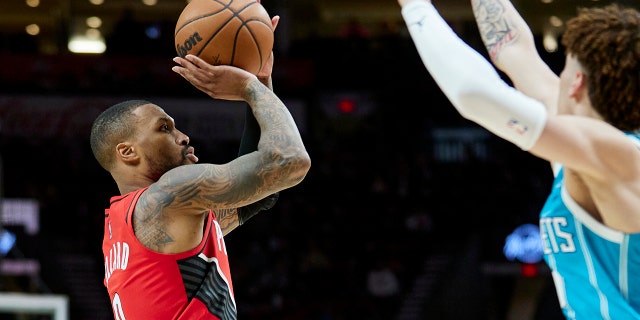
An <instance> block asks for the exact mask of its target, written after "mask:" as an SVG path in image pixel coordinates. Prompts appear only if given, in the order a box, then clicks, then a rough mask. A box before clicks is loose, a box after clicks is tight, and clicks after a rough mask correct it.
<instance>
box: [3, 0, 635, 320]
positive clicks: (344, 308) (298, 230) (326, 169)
mask: <svg viewBox="0 0 640 320" xmlns="http://www.w3.org/2000/svg"><path fill="white" fill-rule="evenodd" d="M610 2H611V1H604V0H601V1H596V0H555V1H553V0H542V1H539V0H535V1H534V0H518V1H515V0H514V3H515V4H516V6H517V7H518V8H520V9H522V10H523V14H524V15H525V17H526V18H527V19H528V21H529V22H530V23H531V26H532V28H533V30H534V31H535V33H536V39H537V42H538V45H539V49H540V52H541V53H542V55H543V57H544V58H545V60H546V61H547V62H548V63H549V64H550V65H551V66H552V68H553V69H554V70H556V71H558V70H560V69H561V68H562V66H563V63H564V57H563V52H562V48H561V47H559V45H558V40H559V38H558V37H559V35H560V33H561V32H562V26H563V21H565V20H566V18H567V17H569V16H572V15H573V14H574V13H575V11H576V10H575V9H576V7H577V6H591V5H601V4H604V3H610ZM186 3H187V2H186V1H185V0H2V1H1V2H0V61H2V62H3V63H2V67H0V160H1V161H0V186H1V188H0V199H1V200H2V202H1V203H2V210H1V211H0V280H1V281H0V319H54V316H53V315H47V314H46V313H47V312H45V314H43V313H42V312H40V314H37V313H35V314H31V313H30V312H26V311H19V312H16V311H10V310H8V309H3V305H6V304H10V303H7V301H9V300H6V299H7V296H5V295H4V294H8V293H15V292H19V293H24V294H30V295H31V294H34V295H37V296H42V297H45V296H64V297H66V298H68V311H69V314H68V318H69V319H74V320H75V319H79V320H80V319H81V320H84V319H95V320H101V319H112V318H113V317H112V314H111V309H110V304H109V301H108V295H107V293H106V290H105V288H104V287H103V285H102V278H103V257H102V256H101V251H100V246H101V240H102V223H103V221H102V219H103V210H104V208H105V207H106V206H107V205H108V200H109V197H111V196H112V195H115V194H116V192H117V188H116V186H115V184H114V183H113V181H112V180H111V178H110V177H109V176H108V174H107V173H106V172H105V171H103V170H102V169H101V168H100V167H99V166H98V164H97V163H96V161H95V160H94V158H93V156H92V155H91V151H90V148H89V142H88V137H89V128H90V125H91V122H92V121H93V119H94V118H95V116H97V114H98V113H99V112H101V111H102V110H103V109H105V108H106V107H108V106H110V105H111V104H113V103H115V102H119V101H120V100H123V99H125V98H130V97H136V98H144V99H148V100H151V101H153V102H156V103H158V104H159V105H160V106H162V107H165V108H166V109H167V110H168V111H169V113H170V114H171V115H173V116H174V117H175V118H176V120H177V125H178V127H179V128H180V129H181V130H182V131H184V132H186V133H187V134H189V135H190V137H191V139H192V143H193V144H194V146H195V147H196V150H197V152H198V155H199V157H200V159H201V161H206V162H226V161H229V160H231V159H232V158H234V157H235V155H236V153H237V147H238V142H239V137H240V135H241V130H242V123H243V118H242V117H243V109H242V108H237V107H236V106H234V105H232V104H230V103H226V102H222V101H212V100H211V99H209V98H208V97H206V96H204V94H202V93H201V92H199V91H197V90H196V89H194V88H193V87H191V86H190V85H189V84H188V83H187V82H186V81H184V80H183V79H182V78H179V76H178V75H176V74H174V73H173V72H171V70H170V68H171V66H172V65H173V62H172V61H171V58H172V57H174V56H175V55H176V53H175V49H174V47H173V30H174V27H175V21H176V19H177V17H178V16H179V14H180V11H181V10H182V8H183V7H184V5H186ZM435 3H436V6H437V7H438V8H439V9H440V11H441V12H443V13H444V16H445V17H446V18H447V19H448V20H449V22H450V24H451V26H452V27H453V28H454V29H455V30H456V31H457V32H458V34H459V35H460V36H461V37H462V38H464V39H465V40H466V41H467V42H468V43H469V44H470V45H472V46H474V47H475V48H477V49H478V50H479V51H480V52H481V53H483V54H484V48H483V46H482V42H481V40H480V38H479V35H478V32H477V28H476V25H475V22H474V21H473V18H472V13H471V9H470V4H469V1H468V0H456V1H453V0H447V1H444V0H443V1H435ZM619 3H623V4H626V5H632V6H638V4H637V2H636V1H633V0H628V1H626V2H624V1H619ZM262 4H263V5H264V6H265V8H266V9H267V10H268V11H269V13H270V14H271V15H276V14H277V15H280V16H281V17H282V20H281V23H280V25H279V27H278V29H277V30H276V47H275V49H274V51H275V57H276V64H275V71H274V85H275V90H276V92H277V93H278V94H279V96H281V97H282V98H283V100H285V102H286V103H287V104H288V105H289V107H290V108H291V110H292V112H293V114H294V117H295V118H296V120H297V121H298V124H299V126H300V128H301V131H302V133H303V136H304V139H305V141H306V144H307V147H308V149H309V151H310V154H311V157H312V160H313V166H312V169H311V171H310V173H309V175H308V177H307V179H306V180H305V181H304V182H303V183H302V184H301V185H299V186H297V187H295V188H293V189H290V190H287V191H286V192H283V193H282V194H281V197H280V200H279V202H278V203H277V205H276V206H275V207H274V208H273V209H272V210H270V211H269V212H265V213H262V214H261V215H259V216H257V217H255V218H253V219H252V220H251V222H250V223H248V224H247V225H245V226H243V227H242V228H240V229H238V230H237V231H235V232H234V233H232V234H231V235H229V236H228V238H227V247H228V248H229V252H230V263H231V267H232V274H233V281H234V286H235V292H236V301H237V303H238V309H239V317H240V318H241V319H317V320H342V319H349V320H351V319H354V320H361V319H373V320H375V319H385V320H386V319H398V320H413V319H479V320H483V319H487V320H498V319H520V320H526V319H562V318H561V314H560V310H559V308H558V306H557V302H556V295H555V291H554V289H553V286H552V284H551V282H550V276H549V274H548V270H547V269H546V267H545V265H544V264H543V263H541V262H540V260H539V248H537V247H536V245H535V244H536V238H535V232H533V233H531V230H534V231H535V228H536V227H535V226H536V225H537V217H538V210H539V209H540V208H541V206H542V202H543V201H544V198H545V196H546V194H547V191H548V188H549V186H550V182H551V172H550V170H549V168H548V166H547V164H546V163H544V162H541V161H540V160H538V159H536V158H533V157H532V156H530V155H528V154H525V153H523V152H522V151H520V150H519V149H517V148H516V147H514V146H512V145H510V144H508V143H506V142H504V141H502V140H500V139H498V138H495V137H494V136H492V135H490V134H488V133H487V132H486V131H484V129H482V128H480V127H478V126H476V125H475V124H473V123H471V122H468V121H466V120H464V119H462V118H461V117H460V116H459V115H458V114H457V113H456V112H455V111H454V109H453V108H452V107H451V106H450V105H449V103H448V101H447V100H446V98H445V97H444V96H443V95H442V93H441V92H440V91H439V89H438V88H437V87H436V85H435V84H434V82H433V81H432V79H431V78H430V77H429V76H428V74H427V72H426V70H425V69H424V66H423V65H422V63H421V62H420V60H419V57H418V55H417V53H416V51H415V50H414V48H413V44H412V42H411V40H410V38H409V37H408V34H407V32H406V29H405V28H404V25H403V23H402V20H401V17H400V13H399V7H398V5H397V3H396V1H393V0H388V1H382V0H376V1H373V2H372V1H364V0H350V1H344V0H315V1H311V0H295V1H293V0H292V1H287V0H263V1H262ZM226 104H229V105H226ZM238 110H240V112H237V111H238ZM523 226H524V227H523ZM520 227H523V228H525V229H522V228H520ZM518 228H520V229H518ZM527 228H529V229H527ZM531 228H532V229H531ZM532 243H533V245H532ZM2 299H5V303H3V302H2ZM33 305H34V306H36V307H37V306H38V302H34V303H33Z"/></svg>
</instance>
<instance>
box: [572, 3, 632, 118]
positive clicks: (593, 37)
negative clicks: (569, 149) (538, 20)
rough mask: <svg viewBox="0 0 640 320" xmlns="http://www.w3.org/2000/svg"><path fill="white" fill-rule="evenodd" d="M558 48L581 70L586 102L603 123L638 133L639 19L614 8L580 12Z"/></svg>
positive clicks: (582, 10)
mask: <svg viewBox="0 0 640 320" xmlns="http://www.w3.org/2000/svg"><path fill="white" fill-rule="evenodd" d="M562 45H563V46H564V47H565V49H566V53H567V54H571V55H572V56H574V57H576V59H577V60H578V61H579V62H580V64H581V65H582V67H583V68H584V69H585V73H586V75H587V86H588V89H589V99H590V100H591V103H592V105H593V108H594V109H595V110H596V111H597V112H598V113H599V114H600V115H601V116H602V117H603V118H604V120H605V121H607V122H608V123H610V124H611V125H613V126H615V127H617V128H618V129H620V130H622V131H637V130H638V129H640V13H639V12H638V11H637V10H635V9H632V8H626V7H622V6H620V5H617V4H612V5H608V6H605V7H602V8H580V9H578V15H577V16H576V17H574V18H572V19H570V20H569V21H568V22H567V27H566V30H565V32H564V34H563V36H562Z"/></svg>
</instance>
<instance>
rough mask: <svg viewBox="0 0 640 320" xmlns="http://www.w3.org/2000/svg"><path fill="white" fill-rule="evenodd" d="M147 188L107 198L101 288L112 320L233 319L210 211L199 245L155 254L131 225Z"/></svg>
mask: <svg viewBox="0 0 640 320" xmlns="http://www.w3.org/2000/svg"><path fill="white" fill-rule="evenodd" d="M146 189H147V188H142V189H139V190H136V191H134V192H131V193H128V194H125V195H122V196H115V197H112V198H111V205H110V208H109V209H106V210H105V219H104V239H103V242H102V252H103V254H104V261H105V262H104V270H105V277H104V285H105V286H106V287H107V290H108V291H109V296H110V298H111V305H112V307H113V313H114V318H115V319H116V320H124V319H128V320H137V319H154V320H162V319H223V320H226V319H236V318H237V312H236V304H235V300H234V296H233V285H232V283H231V273H230V271H229V260H228V257H227V249H226V247H225V243H224V238H223V234H222V230H221V229H220V225H219V224H218V222H217V221H216V219H215V216H214V214H213V212H212V211H210V212H209V217H208V220H207V221H208V223H207V225H206V227H205V230H204V237H203V239H202V242H201V243H200V244H199V245H198V246H197V247H196V248H194V249H192V250H190V251H187V252H184V253H179V254H163V253H157V252H154V251H152V250H150V249H148V248H147V247H145V246H144V245H143V244H142V243H140V242H139V241H138V239H137V238H136V236H135V234H134V232H133V227H132V224H131V219H132V213H133V209H134V208H135V205H136V202H137V201H138V198H139V197H140V194H142V193H143V192H144V191H145V190H146Z"/></svg>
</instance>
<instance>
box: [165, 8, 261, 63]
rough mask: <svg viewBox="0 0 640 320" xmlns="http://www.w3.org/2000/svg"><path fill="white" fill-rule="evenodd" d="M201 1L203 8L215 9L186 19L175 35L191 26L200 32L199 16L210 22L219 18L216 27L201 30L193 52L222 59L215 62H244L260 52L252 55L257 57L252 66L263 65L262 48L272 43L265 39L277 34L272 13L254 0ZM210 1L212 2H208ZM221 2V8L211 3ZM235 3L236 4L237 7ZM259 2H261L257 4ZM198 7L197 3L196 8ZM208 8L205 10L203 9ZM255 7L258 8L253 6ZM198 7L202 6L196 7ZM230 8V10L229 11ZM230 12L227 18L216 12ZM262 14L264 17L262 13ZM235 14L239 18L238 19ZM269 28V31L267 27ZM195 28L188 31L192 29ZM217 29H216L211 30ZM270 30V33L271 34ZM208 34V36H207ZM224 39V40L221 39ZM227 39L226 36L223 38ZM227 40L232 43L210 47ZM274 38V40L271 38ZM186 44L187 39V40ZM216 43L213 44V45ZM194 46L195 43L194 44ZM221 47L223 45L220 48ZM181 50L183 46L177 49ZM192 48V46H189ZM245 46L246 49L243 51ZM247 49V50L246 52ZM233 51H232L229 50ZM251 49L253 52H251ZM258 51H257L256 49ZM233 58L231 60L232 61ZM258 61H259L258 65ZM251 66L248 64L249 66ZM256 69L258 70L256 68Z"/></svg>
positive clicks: (224, 13) (180, 33) (200, 18)
mask: <svg viewBox="0 0 640 320" xmlns="http://www.w3.org/2000/svg"><path fill="white" fill-rule="evenodd" d="M198 1H200V8H202V9H200V11H205V10H207V8H206V7H209V8H208V10H211V9H215V11H210V12H207V13H205V14H198V12H195V13H196V14H198V16H196V17H192V18H190V19H189V20H188V21H186V22H184V21H183V22H182V24H181V25H180V26H179V27H178V28H177V29H176V31H175V37H176V38H177V37H178V36H182V35H183V34H185V32H187V30H189V27H190V28H191V29H194V30H195V31H196V32H197V31H198V30H199V27H197V26H196V27H194V26H192V24H194V23H196V22H197V23H200V22H198V21H199V20H202V23H204V24H206V23H207V21H209V20H208V19H216V20H217V23H216V24H215V26H216V30H215V31H214V30H210V31H209V32H206V33H204V34H202V33H201V35H200V37H201V39H199V41H198V42H197V47H199V48H198V51H196V52H193V54H195V55H197V56H199V57H201V58H203V59H205V60H207V61H210V60H213V61H218V62H214V64H217V63H223V64H227V63H228V64H230V65H236V64H237V63H240V64H241V65H244V63H243V62H237V61H244V60H243V59H245V60H246V59H247V58H248V57H247V54H250V55H251V56H254V55H257V57H254V58H251V59H255V60H254V61H253V64H252V67H251V69H253V68H255V67H259V69H261V68H262V65H263V64H264V61H265V57H264V55H265V52H262V50H261V49H263V48H267V47H268V46H269V44H268V43H263V42H262V41H263V40H262V39H263V38H265V39H268V38H272V37H273V27H272V24H271V23H269V22H271V21H270V20H271V19H269V16H268V15H264V14H263V12H264V9H261V7H260V3H259V2H257V1H254V0H248V1H249V3H246V2H243V1H245V0H198ZM223 1H226V2H228V4H225V3H224V2H223ZM207 3H208V4H207ZM216 5H219V6H221V7H220V8H211V6H214V7H215V6H216ZM234 5H235V7H234ZM256 5H257V6H258V7H257V8H256ZM195 8H197V7H194V9H195ZM203 9H204V10H203ZM251 9H255V10H251ZM196 10H198V9H196ZM227 10H228V11H227ZM220 14H222V15H223V16H226V19H224V20H222V19H217V18H215V17H213V16H215V15H220ZM258 16H260V17H258ZM234 18H237V20H235V19H234ZM265 28H267V29H265ZM267 30H268V31H267ZM190 32H191V31H189V32H187V33H190ZM211 32H213V33H211ZM269 33H270V34H269ZM203 36H204V37H203ZM219 39H220V40H219ZM223 39H226V40H223ZM220 41H223V43H224V42H225V41H226V42H228V46H227V45H225V47H220V48H219V49H214V50H213V51H209V50H210V48H216V47H217V46H218V45H217V43H218V42H220ZM268 41H272V40H268ZM185 44H186V41H185ZM212 45H213V46H212ZM241 48H242V49H241ZM194 49H196V48H195V44H194ZM220 49H223V50H222V51H220ZM229 49H231V50H229ZM177 50H178V51H179V52H180V48H179V47H178V49H177ZM189 50H191V49H189ZM240 50H242V52H240ZM245 50H246V52H245ZM229 51H231V52H229ZM249 52H251V53H249ZM254 52H255V53H257V54H255V53H254ZM202 54H206V57H202ZM229 54H230V56H229ZM228 60H231V61H228ZM256 64H257V65H256ZM238 66H239V65H238ZM247 67H248V66H247ZM252 72H255V71H252Z"/></svg>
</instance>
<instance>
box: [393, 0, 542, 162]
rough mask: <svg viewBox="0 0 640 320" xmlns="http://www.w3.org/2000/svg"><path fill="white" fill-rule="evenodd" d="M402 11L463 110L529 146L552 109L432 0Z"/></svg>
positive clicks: (434, 72)
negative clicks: (505, 72) (510, 80)
mask: <svg viewBox="0 0 640 320" xmlns="http://www.w3.org/2000/svg"><path fill="white" fill-rule="evenodd" d="M402 16H403V18H404V20H405V22H406V24H407V27H408V29H409V33H410V35H411V38H412V39H413V42H414V44H415V46H416V49H417V50H418V53H419V54H420V57H421V58H422V62H423V63H424V65H425V66H426V68H427V70H428V71H429V73H430V74H431V76H432V77H433V79H434V80H435V81H436V83H437V84H438V86H439V87H440V89H441V90H442V91H443V92H444V94H445V95H446V96H447V98H449V100H450V101H451V103H452V104H453V106H454V107H455V108H456V109H457V110H458V112H459V113H460V114H461V115H462V116H463V117H465V118H466V119H469V120H471V121H474V122H476V123H478V124H479V125H481V126H483V127H484V128H486V129H487V130H489V131H491V132H493V133H494V134H496V135H498V136H499V137H501V138H503V139H505V140H508V141H510V142H512V143H514V144H515V145H517V146H519V147H520V148H522V149H524V150H528V149H530V148H531V147H532V146H533V145H534V144H535V142H536V141H537V140H538V137H540V134H541V133H542V130H543V129H544V126H545V123H546V119H547V113H546V109H545V108H544V106H543V105H542V104H541V103H540V102H539V101H537V100H534V99H532V98H529V97H527V96H525V95H524V94H522V93H521V92H519V91H517V90H515V89H514V88H512V87H511V86H509V85H508V84H507V83H505V82H504V81H502V79H500V76H499V75H498V73H497V72H496V71H495V69H494V68H493V66H492V65H491V64H490V63H489V61H487V60H486V59H485V58H484V57H482V56H481V55H480V54H479V53H478V52H477V51H475V50H474V49H473V48H471V47H469V46H468V45H467V44H466V43H464V42H463V41H462V40H461V39H460V38H459V37H458V36H457V35H456V34H455V32H454V31H453V30H451V28H450V27H449V26H448V25H447V23H446V22H445V21H444V19H442V17H441V16H440V15H439V14H438V12H437V10H436V8H435V7H434V6H433V5H432V4H431V3H429V2H426V1H420V0H418V1H412V2H410V3H408V4H406V5H405V6H404V7H403V8H402Z"/></svg>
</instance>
